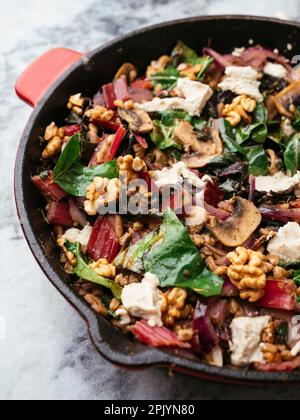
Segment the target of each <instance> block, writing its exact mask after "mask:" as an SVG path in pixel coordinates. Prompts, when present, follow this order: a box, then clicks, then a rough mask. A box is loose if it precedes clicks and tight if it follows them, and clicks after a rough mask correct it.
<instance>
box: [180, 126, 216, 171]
mask: <svg viewBox="0 0 300 420" xmlns="http://www.w3.org/2000/svg"><path fill="white" fill-rule="evenodd" d="M195 147H196V145H195ZM222 153H223V143H222V139H221V137H220V132H219V130H218V129H216V128H211V138H210V139H209V140H207V141H199V140H198V139H197V153H194V154H191V155H185V156H184V157H183V161H184V162H185V164H186V165H187V166H188V167H189V168H191V169H197V168H203V167H204V166H206V165H207V164H208V163H209V162H210V161H211V160H212V159H214V158H216V157H218V156H219V155H221V154H222Z"/></svg>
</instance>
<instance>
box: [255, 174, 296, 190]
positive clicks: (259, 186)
mask: <svg viewBox="0 0 300 420" xmlns="http://www.w3.org/2000/svg"><path fill="white" fill-rule="evenodd" d="M299 183H300V172H298V173H297V174H296V175H294V176H293V177H291V176H288V175H286V174H285V173H284V172H277V173H276V174H275V175H273V176H258V177H256V178H255V188H256V191H260V192H266V193H269V192H271V191H272V192H274V193H278V194H284V193H289V192H291V191H292V190H293V189H294V188H295V187H297V185H299Z"/></svg>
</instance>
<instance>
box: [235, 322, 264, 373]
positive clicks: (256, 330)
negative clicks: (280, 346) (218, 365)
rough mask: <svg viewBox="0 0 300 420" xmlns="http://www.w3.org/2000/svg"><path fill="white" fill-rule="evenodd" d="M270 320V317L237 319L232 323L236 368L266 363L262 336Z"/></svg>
mask: <svg viewBox="0 0 300 420" xmlns="http://www.w3.org/2000/svg"><path fill="white" fill-rule="evenodd" d="M270 320H271V318H270V317H269V316H261V317H255V318H248V317H242V318H235V319H234V320H233V321H232V323H231V332H232V342H231V343H230V351H231V353H232V354H231V362H232V364H233V365H234V366H239V367H243V366H248V365H249V364H251V363H256V362H260V363H263V362H264V357H263V351H262V347H261V341H262V340H261V335H262V332H263V330H264V329H265V328H267V326H268V325H269V322H270Z"/></svg>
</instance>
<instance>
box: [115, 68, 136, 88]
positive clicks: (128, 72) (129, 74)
mask: <svg viewBox="0 0 300 420" xmlns="http://www.w3.org/2000/svg"><path fill="white" fill-rule="evenodd" d="M137 74H138V72H137V68H136V67H135V66H134V65H133V64H131V63H124V64H123V65H122V66H121V67H120V68H119V70H118V72H117V73H116V75H115V77H114V80H118V79H120V77H121V76H126V78H127V81H128V82H129V83H131V82H133V81H134V80H135V79H136V78H137Z"/></svg>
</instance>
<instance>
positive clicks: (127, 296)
mask: <svg viewBox="0 0 300 420" xmlns="http://www.w3.org/2000/svg"><path fill="white" fill-rule="evenodd" d="M158 286H159V279H158V277H157V276H156V275H154V274H152V273H146V274H145V277H144V279H143V280H142V282H141V283H133V284H129V285H128V286H125V287H124V289H123V291H122V297H121V300H122V304H123V306H124V308H125V309H126V310H127V311H128V312H129V314H131V315H132V316H134V317H136V318H142V319H146V320H148V322H149V325H150V326H152V327H155V326H159V327H161V326H162V325H163V323H162V320H161V315H162V314H161V305H162V298H161V295H160V292H159V289H158Z"/></svg>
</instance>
